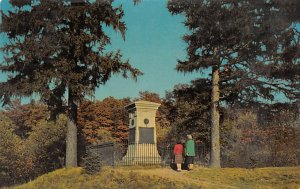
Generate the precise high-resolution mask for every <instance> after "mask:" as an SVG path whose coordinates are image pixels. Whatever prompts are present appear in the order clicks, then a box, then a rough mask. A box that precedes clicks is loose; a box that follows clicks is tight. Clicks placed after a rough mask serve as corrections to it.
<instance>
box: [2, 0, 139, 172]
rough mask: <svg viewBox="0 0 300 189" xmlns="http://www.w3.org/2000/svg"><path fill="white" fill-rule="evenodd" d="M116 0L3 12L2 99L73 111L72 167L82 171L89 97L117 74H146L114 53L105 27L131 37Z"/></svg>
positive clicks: (18, 0)
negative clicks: (81, 124)
mask: <svg viewBox="0 0 300 189" xmlns="http://www.w3.org/2000/svg"><path fill="white" fill-rule="evenodd" d="M112 2H113V0H107V1H106V0H105V1H103V0H96V1H83V0H82V1H79V0H72V1H71V0H64V1H61V0H51V1H49V0H35V1H31V0H10V4H11V5H12V7H13V9H12V10H9V11H8V13H7V14H5V13H4V12H2V11H1V16H2V25H1V33H3V34H5V35H7V37H8V38H9V43H7V44H6V45H5V46H4V47H3V48H2V51H4V52H5V54H6V56H5V61H4V62H2V63H1V65H0V71H2V72H4V73H6V74H7V75H8V79H7V81H5V82H1V83H0V88H1V91H0V100H1V101H2V102H3V103H4V104H7V103H8V102H9V101H10V100H11V99H12V98H13V97H24V96H25V97H26V96H31V95H32V94H38V95H39V96H40V98H41V99H42V101H44V102H46V103H47V105H48V106H49V107H50V109H51V112H52V116H51V117H52V118H55V117H56V115H57V114H58V113H61V112H67V115H68V118H69V121H68V129H67V147H66V166H67V167H75V166H77V120H76V118H77V115H76V113H77V107H78V105H79V103H80V102H81V101H82V100H83V98H84V96H86V95H93V93H94V91H95V89H96V88H97V87H98V86H99V85H102V84H105V83H106V82H107V81H108V80H109V79H110V77H111V75H112V74H116V73H121V74H122V75H123V77H125V78H126V77H128V73H130V74H131V76H132V78H134V79H136V77H137V76H138V75H140V74H141V72H140V71H139V70H138V69H135V68H133V67H132V66H131V65H130V64H129V62H128V61H123V60H122V55H121V53H120V52H119V51H117V52H109V51H107V50H106V49H105V46H106V45H108V44H110V38H109V36H108V35H107V34H106V33H105V32H104V30H103V28H104V26H107V27H111V28H113V29H114V30H116V31H118V32H120V33H121V35H122V36H123V38H125V30H126V26H125V23H124V22H123V21H122V17H123V16H124V12H123V10H122V7H113V6H112Z"/></svg>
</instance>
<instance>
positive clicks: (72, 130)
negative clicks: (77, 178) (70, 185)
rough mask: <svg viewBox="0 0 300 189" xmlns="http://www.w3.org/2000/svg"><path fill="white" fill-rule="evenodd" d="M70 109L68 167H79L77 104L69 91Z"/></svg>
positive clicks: (67, 147)
mask: <svg viewBox="0 0 300 189" xmlns="http://www.w3.org/2000/svg"><path fill="white" fill-rule="evenodd" d="M68 99H69V102H68V106H69V111H68V125H67V141H66V167H67V168H71V167H77V121H76V118H77V105H76V104H75V102H74V100H73V98H72V95H71V94H70V92H69V97H68Z"/></svg>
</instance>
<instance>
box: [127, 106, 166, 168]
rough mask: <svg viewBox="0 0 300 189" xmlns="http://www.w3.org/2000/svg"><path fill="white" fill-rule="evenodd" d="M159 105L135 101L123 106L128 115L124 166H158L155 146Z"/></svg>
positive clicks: (159, 159) (158, 161) (158, 159)
mask: <svg viewBox="0 0 300 189" xmlns="http://www.w3.org/2000/svg"><path fill="white" fill-rule="evenodd" d="M159 106H160V104H158V103H154V102H148V101H143V100H140V101H136V102H134V103H132V104H129V105H127V106H125V109H126V110H127V111H128V113H129V134H128V135H129V136H128V149H127V153H126V155H125V156H124V157H123V159H122V160H123V162H126V164H159V163H160V162H161V157H160V155H159V154H158V151H157V146H156V127H155V117H156V111H157V109H158V107H159Z"/></svg>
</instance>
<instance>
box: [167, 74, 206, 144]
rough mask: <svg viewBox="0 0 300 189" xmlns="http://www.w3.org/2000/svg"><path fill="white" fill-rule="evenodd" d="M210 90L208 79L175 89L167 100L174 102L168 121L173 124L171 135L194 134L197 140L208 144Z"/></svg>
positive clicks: (169, 107)
mask: <svg viewBox="0 0 300 189" xmlns="http://www.w3.org/2000/svg"><path fill="white" fill-rule="evenodd" d="M209 90H210V88H209V80H207V79H197V80H194V81H192V82H191V84H189V85H188V84H180V85H176V86H175V87H174V89H173V91H172V93H170V95H171V98H170V97H169V99H168V100H167V101H170V100H171V101H173V103H169V104H170V105H169V106H168V109H169V113H168V119H169V120H170V121H171V122H172V123H173V127H172V132H171V135H181V136H182V135H187V134H192V135H193V138H195V139H196V140H200V141H201V142H204V143H207V140H208V139H209V136H208V133H209V131H210V129H209V127H208V125H209V120H210V115H209V99H210V91H209ZM170 109H171V110H170Z"/></svg>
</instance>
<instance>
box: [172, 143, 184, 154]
mask: <svg viewBox="0 0 300 189" xmlns="http://www.w3.org/2000/svg"><path fill="white" fill-rule="evenodd" d="M173 152H174V155H180V154H182V152H183V146H182V144H176V145H175V147H174V151H173Z"/></svg>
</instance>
